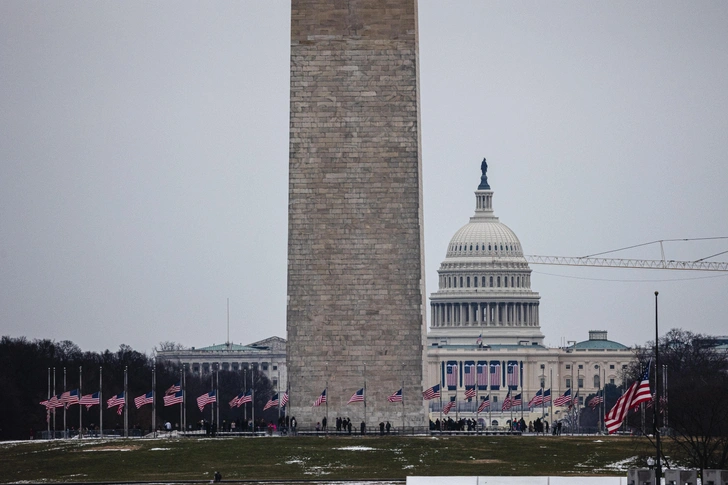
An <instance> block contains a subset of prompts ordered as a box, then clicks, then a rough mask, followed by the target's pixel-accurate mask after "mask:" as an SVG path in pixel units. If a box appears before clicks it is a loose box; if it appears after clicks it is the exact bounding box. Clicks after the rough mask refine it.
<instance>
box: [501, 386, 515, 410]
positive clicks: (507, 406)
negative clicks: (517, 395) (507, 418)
mask: <svg viewBox="0 0 728 485" xmlns="http://www.w3.org/2000/svg"><path fill="white" fill-rule="evenodd" d="M511 405H512V404H511V391H510V390H509V391H508V394H506V398H505V399H504V400H503V406H502V407H501V411H508V410H509V409H511Z"/></svg>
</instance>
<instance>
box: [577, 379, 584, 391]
mask: <svg viewBox="0 0 728 485" xmlns="http://www.w3.org/2000/svg"><path fill="white" fill-rule="evenodd" d="M578 382H579V384H578V385H579V389H581V388H582V387H584V379H583V378H581V377H579V381H578Z"/></svg>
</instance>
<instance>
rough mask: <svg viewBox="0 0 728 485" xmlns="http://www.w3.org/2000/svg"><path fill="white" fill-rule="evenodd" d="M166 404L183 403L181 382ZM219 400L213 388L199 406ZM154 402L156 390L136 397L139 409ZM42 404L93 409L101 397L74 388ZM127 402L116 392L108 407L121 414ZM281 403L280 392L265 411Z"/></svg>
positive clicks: (243, 396)
mask: <svg viewBox="0 0 728 485" xmlns="http://www.w3.org/2000/svg"><path fill="white" fill-rule="evenodd" d="M252 394H253V390H252V389H250V390H249V391H248V392H247V393H244V392H241V393H240V394H238V395H237V396H236V397H234V398H233V400H232V401H230V407H231V408H232V407H240V406H241V405H243V404H245V403H248V402H252V401H253V399H252ZM163 401H164V405H165V406H173V405H175V404H181V403H182V402H183V401H184V391H182V389H181V386H180V383H179V382H178V383H177V384H173V385H172V386H171V387H170V388H169V389H167V391H166V392H165V395H164V398H163ZM215 402H217V391H216V390H212V391H210V392H206V393H205V394H202V395H201V396H199V397H198V398H197V407H198V408H200V411H202V410H203V409H204V408H205V406H207V405H208V404H212V403H215ZM152 403H154V391H149V392H147V393H146V394H142V395H141V396H138V397H136V398H134V405H135V406H136V408H137V409H139V408H141V407H142V406H144V405H146V404H152ZM286 403H288V393H287V392H286V393H283V396H282V397H281V398H280V406H281V407H283V406H285V405H286ZM40 404H41V405H42V406H45V407H46V410H47V411H50V410H51V409H55V408H60V407H66V408H68V406H71V405H74V404H78V405H83V406H86V409H87V410H89V409H91V406H95V405H100V404H101V399H100V395H99V393H98V392H94V393H93V394H86V395H83V396H81V397H79V392H78V389H74V390H71V391H66V392H63V393H61V394H57V395H54V396H52V397H51V398H50V399H48V400H45V401H41V403H40ZM125 404H126V396H125V394H124V392H121V393H119V394H116V395H115V396H112V397H111V398H109V399H108V400H107V401H106V405H107V409H111V408H114V407H116V408H117V410H116V412H117V414H121V413H122V411H123V409H124V405H125ZM278 404H279V398H278V393H276V394H274V395H273V396H272V397H271V398H270V399H269V400H268V402H267V403H266V404H265V406H264V407H263V411H265V410H267V409H269V408H271V407H277V406H278Z"/></svg>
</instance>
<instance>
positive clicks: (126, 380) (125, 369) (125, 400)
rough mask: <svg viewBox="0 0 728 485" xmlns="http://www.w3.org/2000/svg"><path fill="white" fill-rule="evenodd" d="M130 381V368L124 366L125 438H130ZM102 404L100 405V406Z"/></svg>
mask: <svg viewBox="0 0 728 485" xmlns="http://www.w3.org/2000/svg"><path fill="white" fill-rule="evenodd" d="M128 387H129V379H128V367H127V366H124V438H128V437H129V390H128ZM100 405H101V403H99V406H100Z"/></svg>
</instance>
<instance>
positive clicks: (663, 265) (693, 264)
mask: <svg viewBox="0 0 728 485" xmlns="http://www.w3.org/2000/svg"><path fill="white" fill-rule="evenodd" d="M525 258H526V261H528V262H529V263H530V264H555V265H567V266H595V267H600V268H640V269H681V270H689V271H728V263H723V262H711V261H669V260H664V259H613V258H593V257H587V256H585V257H568V256H525Z"/></svg>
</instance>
